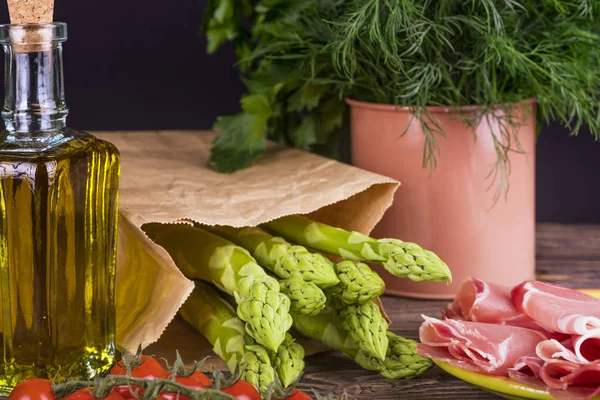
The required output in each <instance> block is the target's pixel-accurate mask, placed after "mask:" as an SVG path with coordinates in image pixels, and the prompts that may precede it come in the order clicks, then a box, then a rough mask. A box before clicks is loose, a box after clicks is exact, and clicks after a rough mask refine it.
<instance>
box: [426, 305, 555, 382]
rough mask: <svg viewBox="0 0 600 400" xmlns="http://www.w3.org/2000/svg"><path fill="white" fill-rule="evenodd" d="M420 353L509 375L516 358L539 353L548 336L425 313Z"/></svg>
mask: <svg viewBox="0 0 600 400" xmlns="http://www.w3.org/2000/svg"><path fill="white" fill-rule="evenodd" d="M423 318H424V319H425V322H424V323H423V324H422V325H421V328H420V330H419V337H420V341H421V344H419V345H418V347H417V351H418V352H419V354H421V355H423V356H426V357H431V358H434V359H437V360H441V361H445V362H448V363H450V364H452V365H455V366H458V367H460V368H468V369H471V370H476V371H478V372H484V373H487V374H494V375H506V374H507V373H508V371H509V369H510V368H512V367H513V366H514V365H515V363H516V361H517V360H518V359H519V358H521V357H523V356H527V355H533V354H535V348H536V346H537V344H538V343H539V342H540V341H542V340H546V338H547V337H546V336H545V335H544V334H543V333H541V332H539V331H534V330H531V329H525V328H521V327H516V326H510V325H495V324H489V323H482V322H471V321H460V320H454V319H445V320H439V319H436V318H429V317H426V316H423Z"/></svg>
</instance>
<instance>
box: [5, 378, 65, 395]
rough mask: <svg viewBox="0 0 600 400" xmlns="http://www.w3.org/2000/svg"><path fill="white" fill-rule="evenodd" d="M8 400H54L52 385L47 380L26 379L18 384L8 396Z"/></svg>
mask: <svg viewBox="0 0 600 400" xmlns="http://www.w3.org/2000/svg"><path fill="white" fill-rule="evenodd" d="M8 399H9V400H55V397H54V392H52V383H51V382H50V381H49V380H47V379H38V378H34V379H28V380H26V381H23V382H21V383H19V384H18V385H17V386H15V388H14V389H13V390H12V391H11V392H10V394H9V395H8Z"/></svg>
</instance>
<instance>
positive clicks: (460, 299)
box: [443, 278, 524, 322]
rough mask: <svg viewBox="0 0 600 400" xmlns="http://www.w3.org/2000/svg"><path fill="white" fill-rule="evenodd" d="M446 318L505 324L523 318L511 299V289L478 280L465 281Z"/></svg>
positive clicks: (448, 309) (446, 311)
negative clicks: (504, 322)
mask: <svg viewBox="0 0 600 400" xmlns="http://www.w3.org/2000/svg"><path fill="white" fill-rule="evenodd" d="M443 314H444V317H446V318H453V319H464V320H467V321H474V322H503V321H510V320H513V319H517V318H521V317H523V316H524V315H523V313H522V312H521V311H520V310H519V309H518V308H517V307H515V305H514V304H513V303H512V300H511V298H510V288H508V287H504V286H500V285H496V284H493V283H487V282H484V281H482V280H480V279H477V278H469V279H467V280H466V281H464V282H463V283H462V284H461V285H460V288H459V290H458V292H457V293H456V296H455V297H454V301H453V302H452V303H450V304H449V305H448V307H447V308H446V309H445V310H444V311H443Z"/></svg>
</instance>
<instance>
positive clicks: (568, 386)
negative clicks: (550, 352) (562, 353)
mask: <svg viewBox="0 0 600 400" xmlns="http://www.w3.org/2000/svg"><path fill="white" fill-rule="evenodd" d="M540 377H541V378H542V380H543V381H544V383H545V384H546V385H548V387H549V388H550V389H551V391H550V393H551V394H552V396H554V397H557V398H560V399H581V400H587V399H591V398H592V397H594V396H597V395H598V394H600V384H599V382H600V364H598V363H591V364H578V363H572V362H570V361H566V360H550V361H546V362H545V363H544V365H543V366H542V368H541V370H540Z"/></svg>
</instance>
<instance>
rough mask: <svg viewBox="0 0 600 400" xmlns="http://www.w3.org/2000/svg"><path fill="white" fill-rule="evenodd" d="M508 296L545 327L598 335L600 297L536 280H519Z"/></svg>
mask: <svg viewBox="0 0 600 400" xmlns="http://www.w3.org/2000/svg"><path fill="white" fill-rule="evenodd" d="M511 296H512V300H513V303H514V304H515V305H516V306H517V308H518V309H519V310H521V311H522V312H523V313H524V314H526V315H527V316H529V317H530V318H532V319H533V320H534V321H536V322H537V323H539V324H540V325H542V326H543V327H544V328H546V329H548V330H551V331H555V332H560V333H567V334H571V335H579V336H585V337H586V338H589V337H596V338H598V337H600V299H597V298H595V297H592V296H589V295H587V294H585V293H581V292H578V291H576V290H573V289H569V288H565V287H562V286H558V285H553V284H550V283H544V282H538V281H526V282H523V283H521V284H520V285H518V286H516V287H515V288H513V290H512V292H511Z"/></svg>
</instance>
